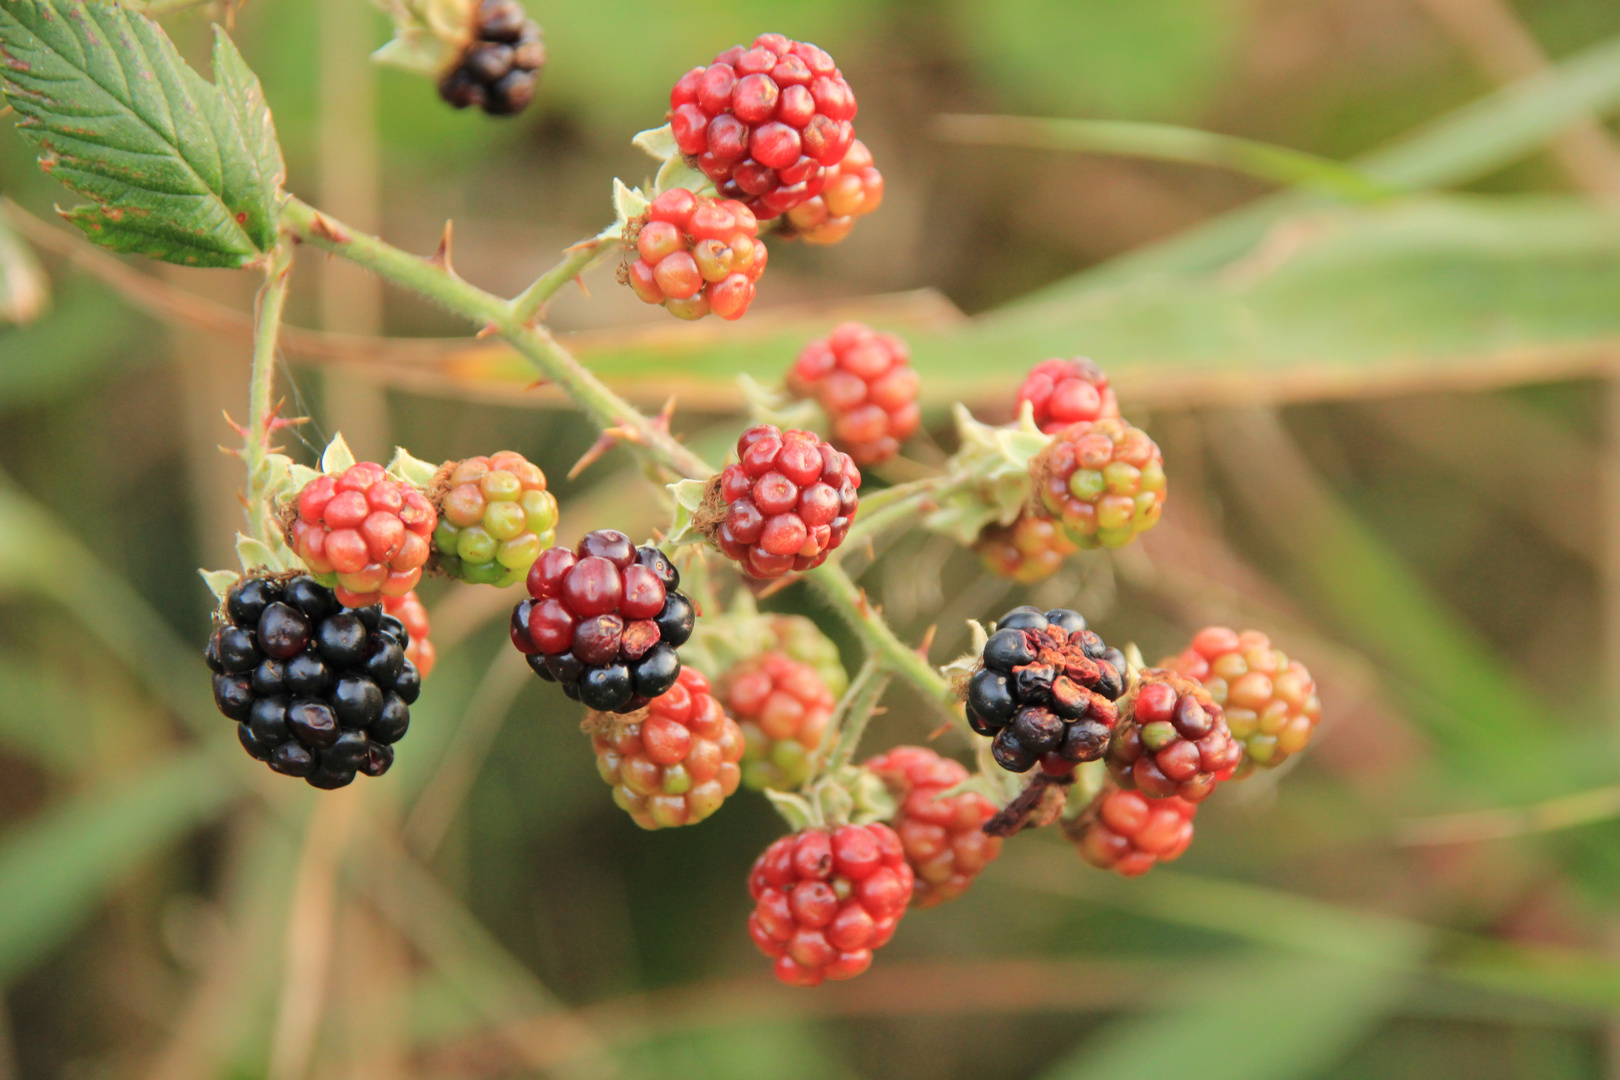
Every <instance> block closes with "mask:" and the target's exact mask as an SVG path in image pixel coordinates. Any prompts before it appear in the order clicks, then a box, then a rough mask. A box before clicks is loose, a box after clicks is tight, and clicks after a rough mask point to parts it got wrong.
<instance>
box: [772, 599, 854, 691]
mask: <svg viewBox="0 0 1620 1080" xmlns="http://www.w3.org/2000/svg"><path fill="white" fill-rule="evenodd" d="M764 618H765V622H766V624H767V626H768V627H769V632H770V640H771V641H772V642H773V643H774V644H775V647H776V648H777V649H780V650H781V651H782V652H784V653H787V655H788V656H789V657H791V658H792V659H794V660H797V661H798V662H799V663H801V664H809V665H810V666H811V667H812V668H814V669H815V671H816V674H817V675H819V676H820V677H821V681H822V682H823V683H825V684H826V685H827V689H828V690H830V691H831V692H832V696H833V697H835V698H837V697H841V696H842V695H843V693H844V691H845V690H847V689H848V688H849V676H848V675H847V674H846V673H845V671H844V662H843V658H842V657H840V656H839V654H838V646H837V644H836V643H834V641H833V640H832V638H830V637H828V636H827V635H826V634H823V633H822V632H821V628H820V627H818V626H817V625H816V624H815V623H814V622H813V621H812V620H810V619H807V618H805V617H804V616H803V615H766V616H765V617H764Z"/></svg>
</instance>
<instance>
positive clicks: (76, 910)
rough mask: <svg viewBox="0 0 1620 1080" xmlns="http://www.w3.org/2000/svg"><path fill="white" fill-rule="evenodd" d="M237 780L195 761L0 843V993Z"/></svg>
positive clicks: (69, 809)
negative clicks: (0, 987)
mask: <svg viewBox="0 0 1620 1080" xmlns="http://www.w3.org/2000/svg"><path fill="white" fill-rule="evenodd" d="M240 776H241V774H240V773H237V772H232V771H230V770H227V769H222V768H221V767H220V762H219V759H218V758H217V757H215V756H214V755H213V754H212V753H209V752H206V751H200V752H194V753H190V754H186V755H184V756H181V757H177V758H174V759H171V760H170V761H169V762H168V763H166V764H163V765H161V766H156V767H154V768H152V769H151V770H150V771H148V772H146V774H145V775H144V776H142V777H141V778H140V779H138V780H134V781H130V782H126V783H122V784H118V785H115V786H108V787H102V788H98V789H97V790H95V791H94V792H92V793H90V794H87V795H84V796H81V797H78V798H75V799H74V800H72V801H71V802H67V803H64V804H61V805H59V806H56V807H54V808H52V809H50V810H47V811H45V812H44V813H42V814H40V815H38V816H37V817H35V818H33V819H31V820H29V821H27V822H25V823H24V824H22V825H21V826H19V827H17V828H16V829H14V830H12V831H11V832H10V833H9V834H8V835H7V836H6V837H5V839H4V840H3V841H0V911H4V912H5V918H3V919H0V984H10V983H13V982H15V980H16V979H17V977H18V976H19V975H22V974H24V973H25V972H26V971H27V970H28V969H29V968H30V967H31V966H32V965H34V964H35V963H37V962H38V961H39V960H41V959H42V958H43V957H44V956H45V955H46V954H47V953H49V952H50V951H51V950H52V949H54V948H56V947H57V946H58V945H60V944H61V943H62V942H63V941H64V940H65V939H66V938H67V937H68V936H69V935H70V934H72V932H73V930H74V928H75V927H76V926H78V924H79V922H80V921H81V920H83V919H84V918H85V917H86V916H88V915H89V914H90V913H91V912H92V911H94V910H95V906H96V903H97V901H98V900H99V899H100V898H101V896H102V895H103V894H104V893H105V892H106V891H107V889H108V888H109V887H111V886H112V885H113V884H114V883H115V882H116V881H117V880H118V878H119V877H120V876H121V875H123V874H124V873H125V872H126V871H127V870H129V869H130V868H132V867H134V866H136V865H137V864H139V863H140V862H141V861H142V860H144V859H145V858H147V857H148V856H150V855H151V854H153V853H154V852H156V851H158V850H159V849H161V848H163V847H164V846H166V845H168V844H170V843H173V842H174V841H175V840H177V839H179V838H180V837H181V836H184V835H185V834H186V833H187V832H189V831H190V830H192V829H194V828H196V827H197V826H199V825H201V824H203V823H204V822H207V821H210V820H212V819H213V817H214V816H215V815H216V814H218V813H219V812H220V811H221V810H222V809H223V808H224V807H225V805H226V804H227V803H228V802H229V801H230V800H231V799H232V798H233V797H234V796H235V794H236V792H237V786H238V781H239V779H240Z"/></svg>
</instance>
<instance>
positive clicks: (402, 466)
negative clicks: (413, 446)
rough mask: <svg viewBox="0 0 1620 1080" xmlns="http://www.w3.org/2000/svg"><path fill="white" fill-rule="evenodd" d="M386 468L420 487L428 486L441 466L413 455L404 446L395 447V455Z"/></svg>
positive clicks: (408, 482) (414, 485)
mask: <svg viewBox="0 0 1620 1080" xmlns="http://www.w3.org/2000/svg"><path fill="white" fill-rule="evenodd" d="M384 468H386V469H387V470H388V471H389V472H391V473H393V474H394V475H395V476H397V477H399V478H400V479H401V480H403V481H405V482H406V483H407V484H410V485H412V486H413V487H419V488H425V487H427V486H428V484H430V483H432V482H433V478H434V477H435V476H437V475H438V472H439V466H437V465H433V464H430V463H429V462H426V461H423V460H422V459H421V458H418V457H412V456H411V452H410V451H409V450H407V449H405V448H404V447H403V446H396V447H394V456H393V457H392V458H390V459H389V461H388V464H387V465H386V466H384Z"/></svg>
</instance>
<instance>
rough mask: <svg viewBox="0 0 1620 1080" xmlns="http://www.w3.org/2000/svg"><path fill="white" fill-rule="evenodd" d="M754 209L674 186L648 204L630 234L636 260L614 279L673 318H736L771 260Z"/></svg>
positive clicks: (747, 302) (751, 300)
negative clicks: (633, 242)
mask: <svg viewBox="0 0 1620 1080" xmlns="http://www.w3.org/2000/svg"><path fill="white" fill-rule="evenodd" d="M758 236H759V222H758V220H756V219H755V217H754V214H753V211H751V210H749V209H748V207H746V206H744V205H743V204H742V203H740V202H736V201H734V200H730V199H728V200H725V201H721V200H718V199H711V198H708V197H706V196H700V195H693V194H692V193H691V192H690V191H687V190H686V189H685V188H674V189H671V190H669V191H666V192H664V193H663V194H662V195H660V196H658V198H656V199H654V200H653V202H652V206H651V207H650V208H649V209H648V211H647V218H646V220H645V221H643V222H642V223H641V225H640V226H639V228H638V230H637V232H636V234H635V244H636V255H637V256H638V257H637V258H636V260H635V261H634V262H631V263H629V264H627V265H626V266H625V267H624V269H623V271H622V272H621V275H620V279H619V280H621V281H622V282H624V283H625V284H627V285H629V286H630V287H631V289H633V290H635V294H636V295H637V296H639V297H640V298H641V299H642V300H643V301H645V302H646V303H649V304H662V305H664V307H665V308H666V309H668V310H669V312H670V313H671V314H672V315H677V316H679V317H680V318H683V319H701V318H702V317H703V316H705V315H708V314H711V313H712V314H715V315H718V316H720V317H721V318H722V319H728V320H731V319H740V318H742V317H743V313H744V312H746V311H747V310H748V305H749V304H751V303H752V302H753V300H754V283H755V282H757V281H758V280H759V277H760V275H761V274H763V273H764V272H765V263H766V261H767V259H768V258H769V254H768V252H766V250H765V245H764V244H763V243H762V242H760V240H758V239H757V237H758Z"/></svg>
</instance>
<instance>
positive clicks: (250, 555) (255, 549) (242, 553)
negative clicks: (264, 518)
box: [236, 533, 303, 573]
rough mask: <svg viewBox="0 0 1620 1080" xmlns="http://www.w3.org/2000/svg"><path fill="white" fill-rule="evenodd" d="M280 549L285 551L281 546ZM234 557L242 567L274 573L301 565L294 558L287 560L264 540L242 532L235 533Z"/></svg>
mask: <svg viewBox="0 0 1620 1080" xmlns="http://www.w3.org/2000/svg"><path fill="white" fill-rule="evenodd" d="M282 551H286V548H285V547H283V548H282ZM236 558H237V561H238V562H240V563H241V564H242V569H243V570H248V571H252V570H269V571H271V572H272V573H274V572H277V571H281V570H289V569H291V568H292V567H294V566H302V565H303V564H302V563H299V562H297V561H296V560H295V561H293V562H288V561H287V560H286V559H285V558H283V556H282V555H281V554H280V553H278V552H277V551H275V550H274V549H273V548H271V547H270V545H268V544H266V543H265V542H264V541H262V540H255V539H254V538H253V537H251V536H247V535H245V534H243V533H237V534H236Z"/></svg>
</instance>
